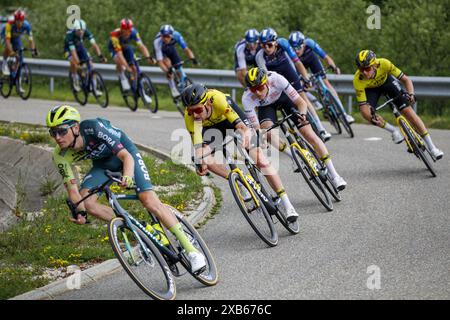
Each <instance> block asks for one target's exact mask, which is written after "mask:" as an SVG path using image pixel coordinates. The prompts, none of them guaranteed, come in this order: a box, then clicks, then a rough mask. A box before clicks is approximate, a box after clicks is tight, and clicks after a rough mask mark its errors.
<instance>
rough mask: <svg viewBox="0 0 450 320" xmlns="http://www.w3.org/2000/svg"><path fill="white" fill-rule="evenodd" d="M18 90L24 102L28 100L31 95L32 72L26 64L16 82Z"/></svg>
mask: <svg viewBox="0 0 450 320" xmlns="http://www.w3.org/2000/svg"><path fill="white" fill-rule="evenodd" d="M16 89H17V93H18V94H19V96H20V97H21V98H22V99H23V100H27V99H28V98H29V97H30V95H31V89H32V84H31V70H30V68H29V67H28V65H27V64H25V63H23V64H22V65H21V66H20V70H19V75H18V77H17V81H16ZM20 89H22V90H23V92H22V91H20Z"/></svg>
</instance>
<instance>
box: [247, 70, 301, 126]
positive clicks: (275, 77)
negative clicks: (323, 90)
mask: <svg viewBox="0 0 450 320" xmlns="http://www.w3.org/2000/svg"><path fill="white" fill-rule="evenodd" d="M267 84H268V85H269V92H268V93H267V95H266V97H265V98H264V99H263V100H259V99H258V97H257V96H256V94H254V93H252V92H251V91H250V90H249V89H247V90H245V91H244V94H243V95H242V105H243V106H244V109H245V115H246V116H247V119H248V120H249V121H250V122H251V123H252V124H259V121H258V116H257V115H256V111H255V108H261V107H265V106H268V105H271V104H273V103H275V102H276V101H277V100H278V99H280V97H281V95H282V94H283V92H284V93H285V94H286V95H287V96H288V97H289V98H290V99H291V100H292V101H295V100H297V99H298V98H300V95H299V94H298V92H297V91H296V90H295V89H294V87H292V85H291V84H290V83H289V82H288V81H287V80H286V78H285V77H283V76H282V75H281V74H278V73H276V72H273V71H272V72H268V73H267Z"/></svg>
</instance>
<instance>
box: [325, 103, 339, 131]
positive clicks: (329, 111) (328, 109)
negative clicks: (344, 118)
mask: <svg viewBox="0 0 450 320" xmlns="http://www.w3.org/2000/svg"><path fill="white" fill-rule="evenodd" d="M323 116H324V117H325V118H326V119H328V122H330V124H331V125H332V126H333V128H334V129H335V130H336V132H337V134H341V133H342V128H341V125H340V124H339V121H338V119H337V116H336V112H335V110H334V107H333V106H330V105H325V107H324V108H323Z"/></svg>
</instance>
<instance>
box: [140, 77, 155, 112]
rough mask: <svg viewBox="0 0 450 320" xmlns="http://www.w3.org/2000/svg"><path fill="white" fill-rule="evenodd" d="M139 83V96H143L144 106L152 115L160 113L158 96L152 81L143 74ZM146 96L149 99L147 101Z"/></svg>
mask: <svg viewBox="0 0 450 320" xmlns="http://www.w3.org/2000/svg"><path fill="white" fill-rule="evenodd" d="M139 83H140V84H139V94H140V95H141V98H142V101H143V103H144V106H145V107H146V108H147V109H149V110H150V111H151V112H152V113H156V112H157V111H158V96H157V95H156V89H155V87H154V86H153V83H152V80H150V77H149V76H147V75H146V74H141V77H140V79H139ZM144 94H145V95H144ZM145 96H147V97H148V98H149V99H148V98H147V99H148V100H146V98H144V97H145Z"/></svg>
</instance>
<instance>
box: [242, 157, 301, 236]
mask: <svg viewBox="0 0 450 320" xmlns="http://www.w3.org/2000/svg"><path fill="white" fill-rule="evenodd" d="M250 173H251V174H252V176H253V178H254V179H255V180H256V181H257V182H258V183H259V184H260V185H261V191H262V192H263V193H264V194H265V195H266V196H267V197H270V199H271V200H272V202H273V203H274V206H275V208H276V213H275V216H276V217H277V219H278V221H280V222H281V225H282V226H283V227H284V228H285V229H286V230H287V231H289V232H290V233H291V234H298V233H299V232H300V224H299V222H298V219H297V220H296V221H295V222H289V221H288V220H287V219H286V210H285V209H286V208H284V206H281V203H276V201H278V202H279V201H280V198H279V197H278V195H277V194H276V193H275V191H273V189H272V187H271V186H270V184H269V182H268V181H267V178H266V177H265V176H264V175H263V174H262V172H261V171H260V170H259V168H257V167H256V166H253V170H250Z"/></svg>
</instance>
